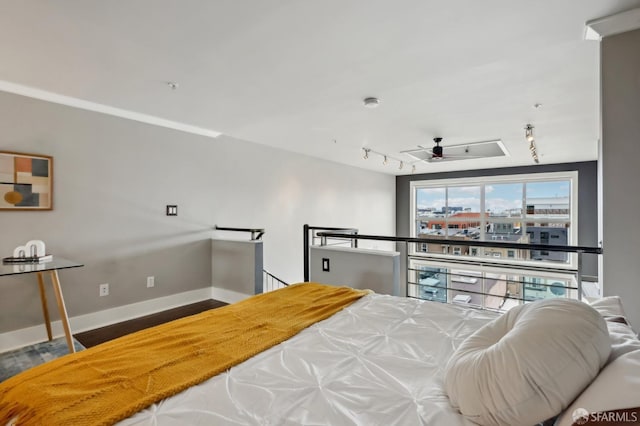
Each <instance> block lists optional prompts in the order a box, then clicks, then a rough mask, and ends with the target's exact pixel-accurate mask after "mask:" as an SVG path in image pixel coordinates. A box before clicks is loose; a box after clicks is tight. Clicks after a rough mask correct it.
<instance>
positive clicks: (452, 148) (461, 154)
mask: <svg viewBox="0 0 640 426" xmlns="http://www.w3.org/2000/svg"><path fill="white" fill-rule="evenodd" d="M441 142H442V138H441V137H435V138H433V143H434V146H432V147H431V148H428V147H424V146H421V145H418V149H409V150H406V151H401V153H403V154H407V155H409V156H410V157H412V158H414V159H416V160H419V161H426V162H429V163H431V162H436V161H455V160H470V159H474V158H489V157H503V156H506V155H508V154H507V150H506V148H505V147H504V144H503V143H502V141H501V140H499V139H496V140H489V141H480V142H471V143H467V144H459V145H448V146H446V147H445V146H442V145H440V143H441Z"/></svg>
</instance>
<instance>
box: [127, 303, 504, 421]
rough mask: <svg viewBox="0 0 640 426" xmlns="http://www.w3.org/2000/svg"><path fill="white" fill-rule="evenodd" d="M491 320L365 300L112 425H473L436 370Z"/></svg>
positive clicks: (454, 310)
mask: <svg viewBox="0 0 640 426" xmlns="http://www.w3.org/2000/svg"><path fill="white" fill-rule="evenodd" d="M495 316H496V314H494V313H491V312H486V311H478V310H473V309H469V308H464V307H458V306H453V305H446V304H441V303H437V302H425V301H421V300H416V299H409V298H398V297H393V296H384V295H378V294H371V295H368V296H365V297H363V298H362V299H360V300H359V301H357V302H356V303H354V304H352V305H351V306H349V307H347V308H346V309H344V310H343V311H341V312H339V313H337V314H335V315H334V316H333V317H331V318H329V319H327V320H324V321H321V322H319V323H317V324H315V325H313V326H311V327H309V328H307V329H306V330H304V331H302V332H301V333H299V334H298V335H296V336H294V337H293V338H291V339H289V340H287V341H285V342H283V343H281V344H279V345H277V346H274V347H272V348H271V349H269V350H267V351H265V352H263V353H261V354H259V355H257V356H255V357H253V358H251V359H249V360H247V361H245V362H244V363H242V364H240V365H238V366H236V367H234V368H232V369H231V370H229V371H228V372H226V373H224V374H220V375H218V376H215V377H213V378H211V379H209V380H207V381H206V382H204V383H202V384H200V385H198V386H194V387H192V388H190V389H188V390H186V391H184V392H182V393H180V394H178V395H175V396H173V397H171V398H168V399H166V400H163V401H161V402H159V403H157V404H154V405H152V406H151V407H149V408H148V409H146V410H144V411H141V412H139V413H137V414H136V415H134V416H132V417H130V418H128V419H126V420H124V421H122V422H121V423H119V424H120V425H180V426H182V425H332V426H337V425H420V424H429V425H446V426H455V425H472V423H470V422H468V421H466V420H465V419H464V418H462V416H461V415H460V414H458V413H457V412H456V411H455V410H454V409H453V408H452V407H451V406H450V404H449V400H448V398H447V395H446V394H445V392H444V390H443V379H442V375H443V368H444V366H445V364H446V362H447V359H448V358H449V357H450V355H451V354H452V351H453V350H454V349H455V348H456V347H457V346H458V345H459V344H460V343H461V341H462V340H463V339H464V338H465V337H466V336H468V335H469V334H471V333H472V332H473V331H475V330H476V329H478V328H479V327H480V326H481V325H483V324H484V323H486V322H487V321H489V320H491V319H493V318H495Z"/></svg>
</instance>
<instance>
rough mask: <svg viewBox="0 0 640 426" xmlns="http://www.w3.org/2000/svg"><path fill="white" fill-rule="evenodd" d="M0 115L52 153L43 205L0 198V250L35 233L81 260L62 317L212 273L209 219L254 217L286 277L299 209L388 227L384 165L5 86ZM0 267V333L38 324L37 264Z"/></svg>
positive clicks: (325, 222)
mask: <svg viewBox="0 0 640 426" xmlns="http://www.w3.org/2000/svg"><path fill="white" fill-rule="evenodd" d="M0 128H1V129H2V135H1V137H0V150H4V151H17V152H26V153H34V154H46V155H52V156H53V157H54V210H52V211H48V212H20V211H0V232H1V233H0V235H1V237H0V254H1V255H2V256H8V255H10V254H12V253H13V249H14V247H16V246H18V245H22V244H24V243H25V242H26V241H28V240H30V239H41V240H44V241H45V243H46V244H47V247H48V251H49V252H51V253H52V254H53V255H54V256H64V257H67V258H70V259H73V260H77V261H79V262H82V263H84V264H85V265H86V266H85V267H83V268H79V269H75V270H68V271H61V272H60V278H61V281H62V287H63V291H64V293H65V298H66V302H67V310H68V312H69V315H70V316H71V317H74V316H78V315H82V314H88V313H92V312H96V311H100V310H104V309H108V308H114V307H119V306H123V305H127V304H132V303H135V302H141V301H145V300H150V299H154V298H157V297H161V296H168V295H174V294H178V293H182V292H186V291H190V290H196V289H202V288H207V287H210V286H211V282H212V279H211V241H210V238H211V237H212V236H213V235H212V231H211V229H210V228H211V227H212V226H213V225H215V224H217V225H220V226H231V227H258V228H265V229H266V231H267V232H266V234H265V236H264V237H263V240H264V260H265V266H266V267H267V269H269V270H270V272H272V273H274V274H275V275H277V276H278V277H281V278H283V279H285V280H287V281H289V282H295V281H302V275H303V271H302V268H303V266H302V250H301V246H302V226H303V224H305V223H313V224H320V225H322V226H356V225H357V226H358V227H360V228H361V229H362V231H363V232H368V233H375V232H381V233H386V234H393V232H394V230H395V216H394V214H395V211H394V209H395V195H394V178H393V177H392V176H388V175H383V174H381V173H374V172H370V171H366V170H362V169H357V168H354V167H348V166H344V165H340V164H337V163H332V162H329V161H323V160H319V159H317V158H312V157H308V156H304V155H299V154H294V153H290V152H286V151H282V150H278V149H274V148H269V147H266V146H264V145H259V144H255V143H250V142H246V141H242V140H237V139H233V138H230V137H227V136H222V137H219V138H216V139H212V138H207V137H203V136H198V135H193V134H188V133H184V132H179V131H175V130H170V129H166V128H161V127H157V126H151V125H147V124H143V123H139V122H136V121H131V120H126V119H122V118H117V117H112V116H108V115H104V114H99V113H95V112H89V111H83V110H80V109H75V108H70V107H66V106H62V105H57V104H53V103H49V102H44V101H40V100H35V99H30V98H26V97H22V96H18V95H12V94H7V93H4V92H0ZM166 204H177V205H178V216H177V217H168V216H166V215H165V205H166ZM372 205H375V206H376V214H375V215H371V214H365V212H366V213H370V212H371V206H372ZM234 237H235V236H234ZM246 238H247V239H248V235H247V236H246ZM148 275H153V276H155V287H154V288H149V289H148V288H147V287H146V277H147V276H148ZM0 280H1V282H0V291H1V292H2V294H1V297H0V333H2V332H5V331H9V330H16V329H21V328H24V327H28V326H35V325H41V324H42V313H41V309H40V302H39V297H38V291H37V288H38V286H37V285H36V281H35V276H22V277H16V278H7V277H0ZM101 283H109V284H110V286H111V294H110V295H109V296H106V297H99V296H98V285H99V284H101ZM47 287H48V288H50V286H47ZM49 302H50V305H51V306H50V312H51V313H52V316H53V317H54V319H55V318H57V314H56V312H57V309H55V300H54V298H53V295H52V293H51V292H50V291H49ZM118 320H119V318H113V319H112V322H115V321H118Z"/></svg>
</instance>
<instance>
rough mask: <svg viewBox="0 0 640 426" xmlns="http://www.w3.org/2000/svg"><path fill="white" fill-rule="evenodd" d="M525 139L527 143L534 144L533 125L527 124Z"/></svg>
mask: <svg viewBox="0 0 640 426" xmlns="http://www.w3.org/2000/svg"><path fill="white" fill-rule="evenodd" d="M524 137H525V138H526V139H527V142H533V141H534V138H533V126H532V125H531V124H527V125H526V126H525V128H524Z"/></svg>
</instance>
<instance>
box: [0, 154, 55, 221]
mask: <svg viewBox="0 0 640 426" xmlns="http://www.w3.org/2000/svg"><path fill="white" fill-rule="evenodd" d="M0 210H20V211H25V210H53V157H52V156H50V155H40V154H26V153H21V152H12V151H0Z"/></svg>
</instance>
